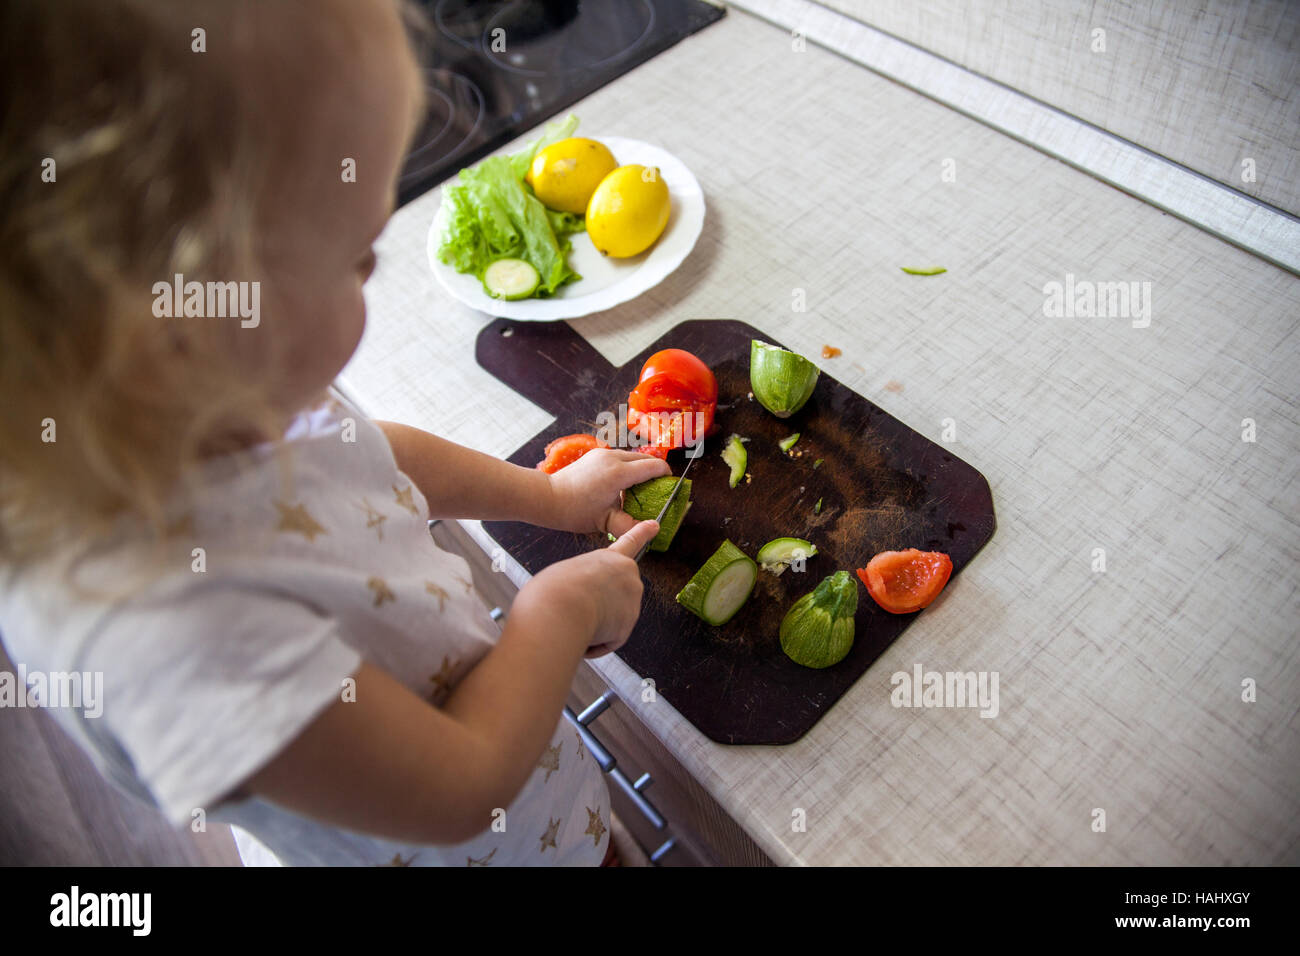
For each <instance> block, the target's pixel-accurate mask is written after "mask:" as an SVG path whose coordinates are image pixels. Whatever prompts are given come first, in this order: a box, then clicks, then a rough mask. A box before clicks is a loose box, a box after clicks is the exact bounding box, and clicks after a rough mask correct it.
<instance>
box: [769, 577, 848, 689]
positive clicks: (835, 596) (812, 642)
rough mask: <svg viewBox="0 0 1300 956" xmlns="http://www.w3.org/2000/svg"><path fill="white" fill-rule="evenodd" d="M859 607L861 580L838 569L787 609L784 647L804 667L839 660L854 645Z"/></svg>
mask: <svg viewBox="0 0 1300 956" xmlns="http://www.w3.org/2000/svg"><path fill="white" fill-rule="evenodd" d="M857 609H858V585H857V582H856V581H854V580H853V579H852V578H850V577H849V572H847V571H836V572H835V573H834V574H832V575H830V576H829V577H827V578H824V579H823V580H822V582H821V584H819V585H817V587H816V588H814V589H813V590H812V591H809V592H808V593H807V594H805V595H804V596H803V597H801V598H800V599H799V600H797V601H795V602H794V604H793V605H792V606H791V608H790V610H789V611H787V612H786V615H785V617H784V618H783V619H782V620H781V650H783V651H785V653H786V656H787V657H789V658H790V660H792V661H794V662H795V663H796V664H802V665H803V666H804V667H815V668H822V667H830V666H831V665H832V664H838V663H839V662H840V661H842V660H844V657H845V655H847V654H848V653H849V650H850V649H851V648H852V647H853V629H854V625H853V614H854V612H856V611H857Z"/></svg>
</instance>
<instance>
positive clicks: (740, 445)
mask: <svg viewBox="0 0 1300 956" xmlns="http://www.w3.org/2000/svg"><path fill="white" fill-rule="evenodd" d="M747 441H749V439H748V438H741V437H740V436H739V435H732V436H731V437H730V438H728V439H727V444H726V445H724V446H723V448H722V460H723V461H725V462H726V463H727V465H728V467H730V468H731V478H730V479H729V481H730V484H731V487H732V488H734V487H736V485H738V484H740V479H741V478H743V477H744V475H745V465H747V464H748V463H749V453H748V452H746V451H745V445H744V442H747Z"/></svg>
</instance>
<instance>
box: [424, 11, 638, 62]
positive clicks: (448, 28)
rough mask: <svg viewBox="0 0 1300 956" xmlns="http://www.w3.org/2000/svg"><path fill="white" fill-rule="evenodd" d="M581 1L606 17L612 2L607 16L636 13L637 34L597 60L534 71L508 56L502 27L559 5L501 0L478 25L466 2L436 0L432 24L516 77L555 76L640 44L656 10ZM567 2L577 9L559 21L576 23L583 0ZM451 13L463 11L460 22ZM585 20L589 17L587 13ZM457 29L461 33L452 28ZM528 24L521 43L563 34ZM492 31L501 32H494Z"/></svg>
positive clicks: (506, 33) (623, 53)
mask: <svg viewBox="0 0 1300 956" xmlns="http://www.w3.org/2000/svg"><path fill="white" fill-rule="evenodd" d="M586 2H587V3H588V4H590V6H589V7H588V9H589V10H590V9H592V8H595V9H597V10H599V11H600V13H602V14H605V15H606V16H609V15H611V11H613V10H614V9H615V5H617V7H618V12H617V13H613V14H612V15H613V16H614V17H615V18H616V19H618V20H620V21H623V22H627V21H629V20H632V18H634V17H636V16H640V17H641V19H642V20H643V21H644V26H643V28H642V29H641V32H640V34H639V35H638V36H636V37H635V38H634V39H633V40H631V41H630V42H628V43H626V44H625V45H624V46H623V47H622V48H621V49H618V50H615V51H614V52H613V53H608V54H605V55H598V58H597V59H594V60H590V61H587V62H578V63H569V64H565V65H552V64H547V68H545V69H535V68H532V67H529V66H527V65H525V64H526V60H525V59H523V58H519V59H514V58H515V57H517V56H518V54H513V53H512V51H510V50H509V46H508V44H509V35H510V31H509V29H507V28H506V26H504V24H506V23H508V22H509V21H510V20H511V19H513V18H517V17H519V16H520V15H521V14H523V15H529V14H534V13H535V10H536V8H539V7H540V8H543V12H542V14H541V15H542V16H543V17H545V16H547V15H554V16H558V14H557V13H556V10H557V9H558V8H557V7H549V8H548V7H547V5H546V4H539V3H536V2H523V0H513V2H500V3H497V4H496V7H497V8H498V9H496V10H495V11H494V12H493V13H492V15H491V17H490V18H489V19H488V20H487V24H486V26H483V27H481V28H480V27H479V24H480V23H482V22H483V21H482V18H481V17H475V16H473V15H472V14H473V10H472V9H467V8H472V6H473V5H472V4H467V3H466V0H439V3H438V6H437V7H436V8H435V9H434V22H435V23H436V24H437V26H438V29H439V30H440V31H442V34H443V35H444V36H446V37H447V38H448V39H450V40H451V41H452V42H454V43H456V44H457V45H458V46H461V47H464V48H465V49H467V50H474V51H476V52H478V53H481V54H482V55H483V56H485V57H487V59H489V60H490V61H491V62H492V63H493V64H494V65H496V66H498V67H500V68H501V69H503V70H507V71H509V72H511V73H515V74H518V75H520V76H529V77H544V76H554V75H557V74H565V73H576V72H579V71H581V70H597V69H600V68H602V67H605V66H607V65H608V64H610V63H613V62H614V61H616V60H619V59H621V58H622V57H624V56H626V55H627V54H628V53H630V52H632V51H633V50H634V49H636V48H637V47H639V46H640V45H641V44H642V43H643V42H645V39H646V37H648V36H649V35H650V32H651V30H653V29H654V25H655V19H656V17H655V8H654V4H653V3H651V2H650V0H637V2H636V3H635V4H634V3H631V2H629V0H600V2H599V3H596V2H593V0H586ZM567 5H568V6H570V7H571V8H572V10H574V11H576V13H575V14H574V15H571V16H569V17H568V18H566V19H565V20H564V23H565V24H566V25H571V24H572V23H573V22H575V20H576V21H578V22H579V23H580V22H581V18H582V16H583V11H582V7H583V2H582V0H567ZM529 8H533V9H529ZM456 14H462V16H461V17H460V18H459V21H460V22H459V23H458V22H457V17H456ZM466 14H469V15H466ZM597 16H599V14H597ZM588 18H589V19H591V15H590V14H589V16H588ZM462 24H464V25H468V26H471V27H472V28H473V31H474V32H473V33H472V34H471V35H469V36H467V35H465V32H464V27H463V26H462ZM458 27H459V28H460V30H461V32H457V28H458ZM528 27H529V30H528V33H527V36H528V40H527V41H526V43H525V45H527V44H528V43H531V42H534V41H537V40H545V39H547V38H548V37H557V36H562V35H563V32H564V30H565V29H566V27H558V28H553V29H551V30H547V29H545V27H544V26H543V25H542V24H539V23H537V22H533V23H530V24H528ZM497 31H501V32H499V33H498V32H497ZM516 32H518V31H516ZM604 32H605V31H595V32H594V36H600V35H601V34H602V33H604ZM592 36H593V34H592V33H591V32H589V34H588V37H589V38H590V37H592ZM500 39H505V41H506V43H507V49H506V50H505V51H504V52H502V51H499V50H494V49H493V45H494V43H495V41H497V40H500ZM564 49H565V47H564V46H561V47H560V50H561V51H563V50H564ZM512 60H513V62H512Z"/></svg>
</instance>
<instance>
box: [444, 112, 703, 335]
mask: <svg viewBox="0 0 1300 956" xmlns="http://www.w3.org/2000/svg"><path fill="white" fill-rule="evenodd" d="M598 139H599V141H600V142H602V143H604V144H605V145H606V146H608V147H609V151H610V152H611V153H613V154H614V158H615V159H617V160H618V163H619V165H620V166H627V165H629V164H632V163H639V164H640V165H642V166H658V167H659V172H660V174H661V175H662V176H663V178H664V183H665V184H666V185H667V186H668V195H669V196H670V197H671V199H672V211H671V212H670V213H669V214H668V225H667V226H665V227H664V231H663V235H661V236H660V237H659V240H658V241H657V242H656V243H655V244H654V245H653V246H651V247H650V248H649V249H647V250H646V251H645V252H643V253H641V255H639V256H634V257H632V258H631V259H611V258H610V257H608V256H602V255H601V254H600V253H599V252H597V251H596V247H595V246H593V245H592V244H591V238H590V237H589V236H588V235H587V234H586V233H585V232H580V233H577V234H575V235H572V236H570V237H569V241H570V242H572V243H573V250H572V251H571V252H570V253H569V265H570V266H571V267H572V268H573V270H574V271H575V272H577V273H578V275H580V276H582V278H581V279H578V280H576V281H574V282H570V283H569V284H568V285H563V286H560V288H559V289H557V290H556V291H555V295H553V296H551V297H550V298H547V299H519V300H517V301H515V302H506V301H504V300H502V299H494V298H492V297H491V296H490V295H488V294H487V293H486V292H484V291H483V284H482V283H481V282H479V280H478V279H477V278H475V277H474V276H472V275H469V274H466V273H460V272H457V271H456V270H455V269H453V268H452V267H451V266H449V265H446V264H444V263H443V262H441V261H440V260H439V259H438V243H439V238H440V236H441V235H442V224H443V220H444V219H445V218H446V215H445V213H444V211H443V206H442V201H441V187H439V203H438V211H437V213H435V214H434V217H433V223H432V224H431V225H430V226H429V243H428V252H429V266H430V267H431V268H432V269H433V274H434V275H435V276H436V277H437V279H438V282H439V283H440V284H441V285H442V287H443V288H444V289H446V290H447V291H448V292H450V293H451V295H452V296H454V297H455V298H457V299H459V300H460V301H461V302H463V303H465V304H466V305H468V306H470V307H471V308H474V309H478V310H479V311H480V312H486V313H487V314H489V315H493V316H499V317H500V318H504V319H524V320H534V321H551V320H553V319H575V318H577V317H578V316H580V315H588V314H589V313H592V312H599V311H601V310H602V309H610V308H613V307H614V306H616V305H619V304H621V303H623V302H627V301H628V300H630V299H634V298H636V297H637V296H639V295H640V294H641V293H642V292H645V291H646V290H647V289H651V288H654V287H655V286H656V285H658V284H659V283H660V282H662V281H663V280H664V279H665V278H666V277H667V276H668V275H669V274H671V273H672V271H673V270H674V269H676V268H677V267H678V266H679V265H681V264H682V260H684V259H685V258H686V256H687V255H688V254H689V253H690V251H691V249H693V248H694V247H695V241H696V240H697V239H699V237H700V230H701V229H703V228H704V192H703V191H702V190H701V189H700V184H699V183H698V182H697V181H696V179H695V177H694V176H693V175H692V174H691V171H690V170H689V169H687V168H686V165H685V164H684V163H683V162H682V161H681V160H679V159H678V158H677V157H676V156H674V155H673V154H672V153H670V152H668V151H667V150H664V149H660V148H659V147H658V146H652V145H651V144H649V143H643V142H641V141H640V140H636V139H624V138H623V137H621V136H602V137H598ZM454 182H455V180H448V183H454Z"/></svg>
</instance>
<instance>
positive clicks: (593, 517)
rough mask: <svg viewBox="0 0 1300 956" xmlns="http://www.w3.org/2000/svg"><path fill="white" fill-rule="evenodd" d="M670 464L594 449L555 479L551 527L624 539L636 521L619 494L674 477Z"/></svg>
mask: <svg viewBox="0 0 1300 956" xmlns="http://www.w3.org/2000/svg"><path fill="white" fill-rule="evenodd" d="M671 474H672V469H671V468H669V467H668V462H666V461H664V460H663V459H662V458H656V457H655V456H654V455H645V454H642V453H640V452H635V451H628V450H626V449H622V448H593V449H592V450H591V451H589V452H587V453H586V454H585V455H583V456H582V457H581V458H579V459H578V460H577V461H575V462H574V463H573V464H572V465H567V466H565V467H564V468H561V469H560V470H559V471H557V472H556V473H555V474H553V475H551V476H549V477H550V479H551V498H552V501H553V510H552V514H551V520H549V521H548V522H546V524H547V527H550V528H556V529H558V530H560V531H577V532H580V533H585V532H588V531H603V532H607V533H609V534H612V535H614V536H615V537H621V536H622V535H623V534H624V533H625V532H627V531H628V530H629V529H630V528H631V527H632V526H633V525H635V524H636V519H635V518H633V517H632V516H631V515H630V514H628V513H627V512H626V511H624V510H623V503H622V501H621V499H620V495H619V493H620V492H621V491H622V490H623V489H624V488H627V487H629V486H630V485H635V484H637V483H639V482H642V481H649V480H650V479H651V478H660V477H663V476H664V475H671Z"/></svg>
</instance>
